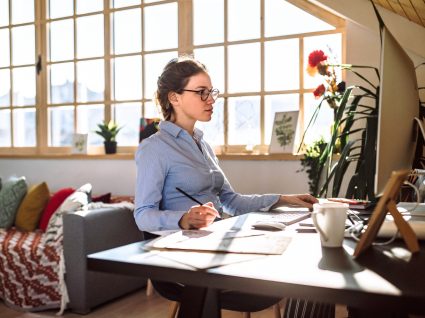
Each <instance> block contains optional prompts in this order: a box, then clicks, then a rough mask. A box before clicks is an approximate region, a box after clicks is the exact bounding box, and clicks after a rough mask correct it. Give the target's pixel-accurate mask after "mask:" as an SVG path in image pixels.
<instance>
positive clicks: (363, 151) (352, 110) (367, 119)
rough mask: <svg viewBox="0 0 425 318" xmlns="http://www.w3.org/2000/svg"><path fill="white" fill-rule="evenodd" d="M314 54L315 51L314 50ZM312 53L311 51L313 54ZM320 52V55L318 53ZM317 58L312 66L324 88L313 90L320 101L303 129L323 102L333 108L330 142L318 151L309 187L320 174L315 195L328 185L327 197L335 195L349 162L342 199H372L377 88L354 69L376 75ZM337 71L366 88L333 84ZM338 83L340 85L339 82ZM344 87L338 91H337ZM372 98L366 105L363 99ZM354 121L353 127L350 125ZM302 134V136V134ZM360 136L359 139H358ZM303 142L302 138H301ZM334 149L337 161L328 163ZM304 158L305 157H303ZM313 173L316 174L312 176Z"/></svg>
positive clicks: (337, 193)
mask: <svg viewBox="0 0 425 318" xmlns="http://www.w3.org/2000/svg"><path fill="white" fill-rule="evenodd" d="M315 52H316V54H317V52H318V51H315ZM313 53H314V52H313ZM322 53H323V52H322ZM322 53H320V54H319V56H321V57H320V58H319V59H318V61H317V60H316V61H317V62H316V64H315V65H314V67H316V68H317V69H318V71H319V74H321V75H323V76H325V78H326V82H327V83H328V88H326V87H325V89H323V88H321V89H320V86H319V87H318V88H317V89H316V90H315V92H314V94H315V96H316V97H317V96H319V97H320V98H321V100H320V102H319V105H318V107H317V108H316V109H315V111H314V113H313V115H312V118H311V119H310V122H309V123H308V125H307V129H306V131H307V130H308V128H309V127H310V125H312V124H314V122H315V120H316V118H317V116H318V113H319V111H320V109H321V107H322V105H323V102H324V101H327V102H328V104H329V105H330V106H331V107H332V108H333V109H334V122H333V125H332V129H331V138H330V141H329V142H328V143H327V144H326V146H325V147H323V148H322V149H320V156H319V158H318V163H317V165H318V166H319V167H320V171H319V169H317V171H314V170H312V171H311V174H312V175H311V176H310V178H311V180H314V181H312V183H313V184H315V185H316V184H319V182H320V181H319V180H320V179H321V177H322V169H324V170H323V173H324V178H323V179H324V183H323V184H320V185H319V186H318V189H317V192H313V193H316V194H317V195H318V196H327V195H328V191H329V187H330V185H331V184H332V189H331V195H332V196H339V192H340V189H341V184H342V181H343V178H344V175H345V173H346V171H347V169H348V167H349V165H350V164H351V163H355V164H356V167H355V172H354V174H353V176H352V177H351V178H350V181H349V185H348V188H347V193H346V197H348V198H358V199H366V198H369V199H373V198H374V197H375V194H374V175H375V158H376V150H375V149H376V138H377V125H378V123H377V117H378V111H379V107H378V105H379V86H376V85H374V84H373V83H372V82H371V81H369V80H368V79H367V78H366V77H364V76H363V75H362V74H360V73H359V72H358V71H357V70H356V69H372V70H374V71H375V72H376V75H377V77H378V81H379V72H378V70H377V69H376V68H375V67H370V66H358V65H349V64H339V65H338V64H328V63H327V56H326V55H324V54H322ZM337 67H339V68H341V69H345V70H348V71H351V72H353V73H354V74H355V75H356V76H357V77H359V78H360V79H361V80H362V81H364V82H365V83H367V85H368V87H371V88H370V89H369V88H366V87H364V86H351V87H348V88H345V83H344V85H339V84H337V81H336V80H335V78H336V77H335V75H334V74H335V68H337ZM341 83H342V82H341ZM342 87H343V88H344V91H343V92H342V89H341V88H342ZM368 99H372V100H373V101H374V105H373V106H369V104H370V103H367V102H366V103H364V101H365V100H368ZM356 122H357V125H356V127H359V128H354V123H356ZM304 135H305V133H304ZM358 135H360V137H358ZM303 139H304V137H303ZM336 147H338V148H339V149H341V150H340V158H339V160H338V162H337V163H333V162H332V156H333V154H334V153H335V152H336V151H335V150H336ZM306 155H307V154H306ZM304 159H307V157H305V158H304ZM313 173H316V175H313Z"/></svg>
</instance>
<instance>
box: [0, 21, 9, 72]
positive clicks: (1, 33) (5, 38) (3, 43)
mask: <svg viewBox="0 0 425 318" xmlns="http://www.w3.org/2000/svg"><path fill="white" fill-rule="evenodd" d="M0 48H1V51H0V67H4V66H9V65H10V54H9V52H10V51H9V29H1V30H0Z"/></svg>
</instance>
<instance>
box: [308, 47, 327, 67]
mask: <svg viewBox="0 0 425 318" xmlns="http://www.w3.org/2000/svg"><path fill="white" fill-rule="evenodd" d="M327 58H328V57H327V56H326V55H325V53H323V51H322V50H316V51H313V52H311V53H310V55H309V56H308V65H310V66H311V67H316V66H317V64H319V63H320V62H322V61H325V60H327Z"/></svg>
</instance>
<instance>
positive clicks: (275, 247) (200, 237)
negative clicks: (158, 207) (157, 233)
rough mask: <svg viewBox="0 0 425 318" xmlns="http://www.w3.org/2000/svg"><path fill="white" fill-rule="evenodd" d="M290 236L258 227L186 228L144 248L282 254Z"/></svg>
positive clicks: (160, 238)
mask: <svg viewBox="0 0 425 318" xmlns="http://www.w3.org/2000/svg"><path fill="white" fill-rule="evenodd" d="M290 241H291V238H290V237H288V236H284V235H277V234H276V233H270V234H269V233H265V232H260V231H253V230H246V231H226V232H224V231H214V232H212V231H207V230H185V231H179V232H176V233H173V234H170V235H166V236H164V237H159V238H157V239H155V240H153V241H151V242H149V243H148V244H146V245H145V247H146V248H147V249H175V250H189V251H214V252H225V253H243V254H282V253H283V252H284V251H285V249H286V247H287V245H288V244H289V242H290Z"/></svg>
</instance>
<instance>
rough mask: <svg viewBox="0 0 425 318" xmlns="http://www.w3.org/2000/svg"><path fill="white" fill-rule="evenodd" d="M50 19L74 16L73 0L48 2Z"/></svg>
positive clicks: (51, 0) (52, 0)
mask: <svg viewBox="0 0 425 318" xmlns="http://www.w3.org/2000/svg"><path fill="white" fill-rule="evenodd" d="M49 10H50V19H55V18H61V17H67V16H70V15H73V14H74V0H50V1H49Z"/></svg>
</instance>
